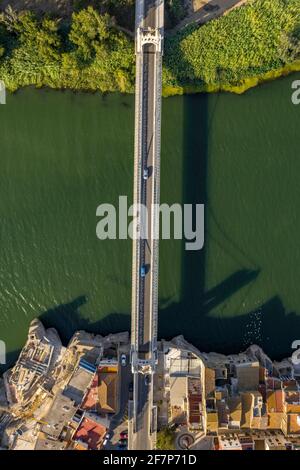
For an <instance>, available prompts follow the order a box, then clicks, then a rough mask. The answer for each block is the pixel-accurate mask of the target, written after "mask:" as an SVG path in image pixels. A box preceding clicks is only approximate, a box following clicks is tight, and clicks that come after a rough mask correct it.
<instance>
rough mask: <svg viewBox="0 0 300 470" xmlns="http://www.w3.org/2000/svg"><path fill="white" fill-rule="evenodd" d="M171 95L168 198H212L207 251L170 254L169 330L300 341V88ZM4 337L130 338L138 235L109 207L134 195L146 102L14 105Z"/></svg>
mask: <svg viewBox="0 0 300 470" xmlns="http://www.w3.org/2000/svg"><path fill="white" fill-rule="evenodd" d="M299 77H300V76H299V74H298V75H297V74H296V75H293V76H290V77H287V78H284V79H281V80H278V81H276V82H273V83H269V84H267V85H263V86H261V87H258V88H256V89H253V90H250V91H249V92H247V93H246V94H245V95H243V96H236V95H232V94H215V95H193V96H184V97H173V98H167V99H164V100H163V123H162V157H161V160H162V166H161V201H162V202H168V203H174V202H180V203H205V206H206V221H205V222H206V223H205V249H204V250H202V251H201V252H186V251H185V249H184V242H181V241H178V240H175V241H174V240H171V241H167V240H163V241H161V244H160V288H159V291H160V294H159V297H160V299H159V305H160V312H159V335H160V337H164V338H169V337H172V336H174V335H177V334H184V335H185V337H186V339H188V340H190V341H192V342H193V343H194V344H195V345H196V346H198V347H199V348H200V349H202V350H206V351H209V350H217V351H219V352H227V353H229V352H237V351H239V350H241V349H243V348H245V347H247V346H248V345H249V344H251V343H253V342H256V343H258V344H260V345H262V346H263V347H264V348H265V350H266V352H268V353H269V354H270V355H271V356H272V357H281V356H282V355H286V354H291V352H292V350H291V343H292V341H293V340H296V339H300V288H299V279H300V250H299V233H300V206H298V204H299V201H300V185H299V174H300V155H299V145H298V142H299V128H300V126H299V125H300V106H295V105H293V104H292V101H291V93H292V92H291V84H292V81H293V80H295V79H297V78H299ZM0 125H1V147H0V161H1V171H0V217H1V218H0V236H1V244H0V280H1V284H0V339H2V340H4V341H5V342H6V346H7V351H8V363H9V364H11V363H12V362H13V361H14V360H15V358H16V355H17V353H18V351H19V350H20V348H21V347H22V345H23V344H24V341H25V339H26V336H27V330H28V325H29V322H30V321H31V320H32V319H33V318H34V317H36V316H40V318H41V319H42V320H43V321H44V323H45V325H46V326H55V327H56V328H57V329H58V331H59V333H60V334H61V335H62V338H63V339H64V341H67V340H68V338H70V335H71V334H72V333H73V332H74V331H75V330H76V329H78V328H84V329H87V330H90V331H97V332H99V333H102V334H107V333H109V332H113V331H120V330H124V329H129V327H130V303H131V241H130V240H109V241H107V240H105V241H100V240H98V239H97V237H96V223H97V217H96V208H97V206H98V205H99V204H101V203H103V202H105V203H112V204H115V205H117V204H118V197H119V195H127V196H128V201H129V203H131V199H132V185H133V131H134V128H133V125H134V98H133V96H126V95H119V94H114V95H105V96H103V95H101V94H98V93H96V94H85V93H76V94H74V93H72V92H58V91H51V90H34V89H32V88H27V89H24V90H21V91H19V92H17V93H16V94H14V95H10V94H9V95H8V97H7V104H6V105H1V106H0Z"/></svg>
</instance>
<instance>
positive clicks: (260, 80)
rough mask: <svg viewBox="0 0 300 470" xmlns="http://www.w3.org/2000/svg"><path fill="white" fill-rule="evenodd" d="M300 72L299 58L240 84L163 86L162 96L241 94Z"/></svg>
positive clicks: (246, 79)
mask: <svg viewBox="0 0 300 470" xmlns="http://www.w3.org/2000/svg"><path fill="white" fill-rule="evenodd" d="M295 72H300V60H297V61H295V62H294V63H293V64H289V65H286V66H285V67H281V68H280V69H278V70H275V71H270V72H267V73H265V74H264V75H261V76H259V77H249V78H245V79H244V80H242V81H241V83H240V84H236V85H225V84H224V85H215V86H214V85H211V86H208V85H198V86H197V85H186V86H182V87H180V86H178V87H172V86H165V87H163V91H162V93H163V97H164V98H168V97H171V96H178V95H179V96H181V95H190V94H195V93H219V92H222V91H225V92H229V93H234V94H237V95H242V94H243V93H246V91H248V90H250V89H251V88H255V87H256V86H259V85H263V84H264V83H269V82H272V81H274V80H277V79H278V78H283V77H287V76H289V75H290V74H292V73H295Z"/></svg>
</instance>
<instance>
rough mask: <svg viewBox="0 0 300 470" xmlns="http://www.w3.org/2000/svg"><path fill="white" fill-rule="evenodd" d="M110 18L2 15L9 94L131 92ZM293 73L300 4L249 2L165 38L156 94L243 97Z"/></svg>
mask: <svg viewBox="0 0 300 470" xmlns="http://www.w3.org/2000/svg"><path fill="white" fill-rule="evenodd" d="M84 3H85V2H83V4H84ZM100 3H103V2H100ZM104 3H105V2H104ZM108 3H109V2H108ZM110 3H114V2H110ZM123 3H124V4H126V3H131V4H132V3H133V2H131V0H124V1H123V2H122V4H123ZM131 7H132V5H131ZM113 12H114V10H113V9H111V10H110V9H103V8H98V9H97V8H96V7H93V6H91V5H89V6H87V7H85V8H83V9H80V8H79V9H77V10H74V11H73V12H72V14H71V16H69V17H63V15H61V16H62V18H58V17H57V16H56V14H54V13H53V12H50V14H49V15H46V16H45V15H42V16H41V15H39V14H38V13H36V12H34V11H31V10H25V11H18V12H17V11H15V10H13V9H12V8H8V9H6V11H5V12H2V14H1V20H0V78H1V79H2V80H4V82H5V84H6V86H7V88H8V89H9V90H11V91H16V90H17V89H18V88H20V87H23V86H27V85H33V86H36V87H42V86H47V87H51V88H57V89H73V90H87V91H95V90H100V91H102V92H111V91H121V92H129V93H130V92H133V91H134V61H135V57H134V44H133V38H132V35H130V34H129V33H130V31H128V32H127V30H128V29H129V27H128V25H126V24H125V25H122V24H120V20H119V18H118V15H114V16H112V14H113ZM129 17H130V15H129ZM299 70H300V0H289V1H286V0H254V1H251V0H250V1H249V2H248V3H247V4H246V5H244V6H241V7H240V8H237V9H235V10H233V11H231V12H230V13H228V14H227V15H225V16H223V17H221V18H218V19H215V20H212V21H210V22H209V23H207V24H205V25H202V26H199V25H191V26H188V27H185V28H184V29H182V30H181V31H178V32H176V33H174V34H169V35H168V36H167V38H166V41H165V57H164V70H163V92H164V95H165V96H168V95H174V94H182V93H188V92H198V91H209V92H210V91H218V90H226V91H232V92H236V93H242V92H243V91H245V90H247V89H248V88H251V87H253V86H255V85H257V84H258V83H261V82H263V81H267V80H271V79H274V78H277V77H279V76H282V75H285V74H288V73H290V72H293V71H299Z"/></svg>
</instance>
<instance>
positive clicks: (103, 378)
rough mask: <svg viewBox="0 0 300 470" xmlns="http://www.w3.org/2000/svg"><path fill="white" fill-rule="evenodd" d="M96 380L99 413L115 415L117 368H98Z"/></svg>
mask: <svg viewBox="0 0 300 470" xmlns="http://www.w3.org/2000/svg"><path fill="white" fill-rule="evenodd" d="M98 380H99V382H98V396H99V407H100V412H101V413H109V414H113V413H116V412H117V408H118V366H103V367H99V369H98Z"/></svg>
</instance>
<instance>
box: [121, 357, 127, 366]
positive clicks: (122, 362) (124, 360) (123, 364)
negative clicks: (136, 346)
mask: <svg viewBox="0 0 300 470" xmlns="http://www.w3.org/2000/svg"><path fill="white" fill-rule="evenodd" d="M121 364H122V366H126V364H127V360H126V354H122V355H121Z"/></svg>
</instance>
